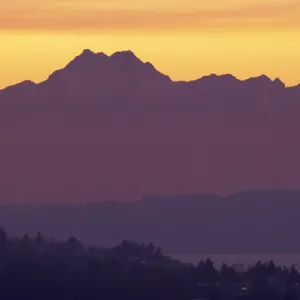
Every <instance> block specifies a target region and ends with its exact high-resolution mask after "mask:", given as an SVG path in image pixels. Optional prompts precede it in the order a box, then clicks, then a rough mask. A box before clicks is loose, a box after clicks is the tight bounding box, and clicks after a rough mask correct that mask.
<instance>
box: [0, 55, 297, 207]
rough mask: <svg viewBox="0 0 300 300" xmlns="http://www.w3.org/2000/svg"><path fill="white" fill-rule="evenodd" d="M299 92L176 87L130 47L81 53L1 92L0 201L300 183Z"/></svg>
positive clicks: (221, 85) (240, 85) (236, 84)
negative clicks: (37, 80)
mask: <svg viewBox="0 0 300 300" xmlns="http://www.w3.org/2000/svg"><path fill="white" fill-rule="evenodd" d="M299 113H300V88H299V86H298V87H293V88H286V87H285V86H284V84H283V83H282V82H281V81H280V80H278V79H277V80H274V81H273V80H271V79H269V78H268V77H266V76H260V77H257V78H251V79H248V80H245V81H241V80H238V79H236V78H234V77H233V76H231V75H223V76H217V75H210V76H206V77H203V78H201V79H198V80H196V81H191V82H172V81H171V80H170V78H169V77H167V76H165V75H163V74H161V73H160V72H158V71H157V70H156V69H155V68H154V67H153V66H152V65H151V64H150V63H144V62H142V61H141V60H139V59H138V58H137V57H136V56H135V55H134V54H133V53H132V52H130V51H125V52H118V53H115V54H113V55H111V56H107V55H105V54H103V53H93V52H91V51H89V50H84V51H83V52H82V53H81V54H80V55H79V56H78V57H76V58H75V59H74V60H73V61H71V62H70V63H69V64H67V66H66V67H65V68H63V69H61V70H58V71H56V72H54V73H53V74H51V75H50V76H49V78H48V79H47V80H46V81H44V82H42V83H39V84H34V83H32V82H24V83H21V84H19V85H16V86H12V87H9V88H7V89H4V90H2V91H0V148H1V158H0V165H1V169H0V182H1V185H2V186H1V189H0V202H1V203H8V202H9V203H11V202H20V201H21V202H23V201H25V202H37V203H45V202H51V201H54V200H57V201H58V200H59V201H61V202H85V201H91V200H107V199H124V200H131V199H139V198H141V197H144V196H148V195H157V194H167V195H168V194H177V193H178V194H186V193H187V194H190V193H193V194H194V193H203V192H204V193H209V192H213V193H217V194H226V193H231V192H236V191H239V190H244V189H277V188H283V189H289V188H300V161H299V159H298V156H299V152H300V141H299V140H298V138H297V136H298V131H299V128H300V118H299Z"/></svg>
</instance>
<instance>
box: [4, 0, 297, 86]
mask: <svg viewBox="0 0 300 300" xmlns="http://www.w3.org/2000/svg"><path fill="white" fill-rule="evenodd" d="M0 41H1V42H0V45H1V47H0V68H1V75H0V88H2V87H4V86H7V85H10V84H14V83H16V82H19V81H22V80H25V79H31V80H34V81H36V82H39V81H42V80H44V79H46V78H47V76H48V75H49V74H50V73H51V72H52V71H53V70H55V69H58V68H61V67H63V66H64V65H65V64H66V63H67V62H68V61H70V60H71V59H72V58H73V57H74V56H75V55H78V53H80V52H81V51H82V49H84V48H90V49H92V50H94V51H97V52H100V51H103V52H106V53H108V54H110V53H112V52H115V51H118V50H126V49H130V50H132V51H134V52H135V53H136V55H137V56H139V57H140V58H141V59H142V60H147V61H151V62H152V63H153V64H154V65H155V66H156V67H157V68H158V69H159V70H160V71H162V72H163V73H166V74H168V75H169V76H171V78H172V79H174V80H190V79H195V78H198V77H201V76H203V75H207V74H210V73H217V74H222V73H232V74H233V75H235V76H237V77H238V78H241V79H243V78H246V77H250V76H257V75H260V74H262V73H264V74H266V75H268V76H270V77H272V78H274V77H280V78H281V79H282V80H283V81H285V82H286V83H287V84H288V85H294V84H297V83H299V82H300V55H299V53H300V1H299V0H296V1H293V0H291V1H290V0H214V1H212V0H176V1H175V0H173V1H171V0H164V1H161V0H151V1H150V0H149V1H146V0H43V1H40V0H26V1H24V0H10V1H1V2H0Z"/></svg>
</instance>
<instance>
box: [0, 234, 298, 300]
mask: <svg viewBox="0 0 300 300" xmlns="http://www.w3.org/2000/svg"><path fill="white" fill-rule="evenodd" d="M299 280H300V276H299V274H298V272H297V270H296V269H295V268H294V267H291V268H290V269H288V268H281V267H277V266H275V264H274V263H273V262H272V261H271V262H269V263H267V264H262V263H261V262H258V263H257V264H256V265H254V266H251V267H249V268H248V269H247V270H246V271H244V272H241V273H239V272H237V271H236V270H235V268H234V267H231V266H227V265H226V264H223V265H222V268H221V270H217V269H216V268H214V265H213V263H212V262H211V261H210V260H209V259H207V260H206V261H201V262H200V263H199V264H198V265H197V266H193V265H189V264H184V263H181V262H179V261H175V260H172V259H171V258H169V257H167V256H165V255H164V254H163V252H162V250H161V249H160V248H159V247H156V246H155V245H153V244H152V243H149V244H135V243H133V242H129V241H126V240H125V241H123V242H122V243H121V244H119V245H117V246H115V247H113V248H106V249H104V248H102V249H101V248H97V247H92V246H90V247H88V246H84V245H83V244H82V243H81V242H80V241H78V240H77V239H76V238H74V237H71V238H69V239H68V240H67V241H65V242H58V241H54V240H46V239H45V238H43V236H42V235H41V234H40V233H38V234H37V235H36V237H29V236H28V235H25V236H24V237H22V238H8V237H7V235H6V233H5V231H4V230H2V229H1V230H0V299H10V300H17V299H28V300H35V299H39V300H40V299H43V300H47V299H49V300H50V299H51V300H60V299H62V300H68V299H72V300H76V299H84V300H85V299H87V300H93V299H105V300H109V299H118V300H119V299H131V300H135V299H137V300H147V299H149V300H150V299H151V300H160V299H161V300H166V299H174V300H176V299H178V300H179V299H182V300H184V299H186V300H191V299H196V298H205V299H209V300H219V299H235V298H240V297H242V298H243V299H259V300H260V299H261V300H263V299H264V300H265V299H291V300H294V299H295V300H296V299H299V288H298V287H299Z"/></svg>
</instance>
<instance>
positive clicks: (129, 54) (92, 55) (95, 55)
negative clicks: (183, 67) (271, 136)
mask: <svg viewBox="0 0 300 300" xmlns="http://www.w3.org/2000/svg"><path fill="white" fill-rule="evenodd" d="M118 57H119V58H121V59H122V58H123V59H127V60H129V62H130V61H131V62H132V61H134V60H136V62H139V63H141V64H143V65H151V66H152V67H153V68H154V70H155V71H156V72H158V73H160V74H161V75H163V76H166V77H167V78H169V79H170V77H169V76H167V75H165V74H163V73H161V72H159V71H158V70H157V69H156V68H155V67H154V66H153V65H152V64H151V63H150V62H143V61H142V60H140V59H139V58H138V57H137V56H136V55H135V54H134V52H133V51H131V50H123V51H117V52H114V53H113V54H111V55H110V56H109V55H107V54H105V53H104V52H93V51H91V50H90V49H84V50H83V51H82V52H81V54H79V55H77V56H76V57H75V58H74V59H73V60H71V61H70V62H69V63H68V64H67V65H66V66H65V67H64V68H62V69H58V70H55V71H53V72H52V74H50V75H49V76H48V79H46V80H44V81H41V82H39V83H37V82H33V81H31V80H24V81H21V82H19V83H16V84H12V85H9V86H7V87H4V88H2V89H0V92H1V91H3V90H5V89H7V88H12V87H14V86H18V85H20V84H23V83H24V82H32V83H34V84H35V85H39V84H43V83H45V82H47V80H49V79H50V78H51V77H52V76H53V75H54V74H56V73H57V72H60V71H63V70H65V69H66V68H68V67H70V66H72V65H73V64H75V63H76V62H78V61H79V60H81V61H83V62H85V63H86V67H90V66H92V65H93V63H95V61H96V60H98V61H100V59H101V60H102V62H103V61H104V60H105V59H106V60H107V61H109V60H114V59H118ZM88 59H90V63H89V62H88ZM207 79H219V80H221V79H230V80H231V81H236V82H239V83H245V82H249V81H260V82H262V81H264V82H269V83H274V84H275V83H278V84H281V85H284V87H285V88H287V89H289V88H298V87H300V83H299V84H298V85H294V86H286V84H285V83H284V82H283V81H281V80H280V79H279V78H275V79H274V80H272V79H271V78H270V77H268V76H267V75H264V74H262V75H258V76H254V77H249V78H247V79H238V78H237V77H235V76H234V75H231V74H219V75H218V74H215V73H212V74H209V75H204V76H202V77H199V78H196V79H193V80H188V81H185V80H178V81H176V80H171V79H170V81H172V83H175V84H176V83H185V84H191V83H195V82H200V81H204V80H207Z"/></svg>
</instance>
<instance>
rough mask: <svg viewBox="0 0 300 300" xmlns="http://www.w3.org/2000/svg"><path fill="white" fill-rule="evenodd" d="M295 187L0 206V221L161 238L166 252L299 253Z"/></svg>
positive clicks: (101, 240) (105, 240)
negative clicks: (227, 193)
mask: <svg viewBox="0 0 300 300" xmlns="http://www.w3.org/2000/svg"><path fill="white" fill-rule="evenodd" d="M299 200H300V191H273V192H272V191H253V192H243V193H239V194H234V195H232V196H229V197H226V198H225V197H219V196H214V195H192V196H189V195H187V196H172V197H163V196H161V197H154V198H148V199H144V200H143V201H139V202H136V203H131V204H130V203H121V202H119V203H118V202H99V203H90V204H86V205H78V206H74V205H70V206H67V205H64V206H62V205H49V206H30V205H16V206H12V205H11V206H7V207H0V226H3V227H5V228H6V229H7V231H8V233H9V234H13V235H18V236H22V235H24V234H25V233H26V232H28V233H29V234H30V235H31V236H35V235H36V232H37V231H41V232H43V233H44V234H45V235H46V236H48V237H55V238H57V239H64V240H65V239H67V238H68V237H69V236H72V235H74V236H76V237H77V238H79V239H81V240H82V241H84V242H86V243H88V244H98V245H102V246H111V245H114V244H116V243H117V242H118V241H120V240H123V239H129V240H133V241H136V242H141V241H143V242H150V241H153V242H154V243H156V244H160V245H161V246H162V248H163V249H164V250H165V251H166V252H167V253H206V254H207V253H208V254H212V253H248V254H249V253H297V252H299V251H300V241H299V238H298V236H299V234H298V231H299V227H300V219H299V209H300V202H299Z"/></svg>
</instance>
